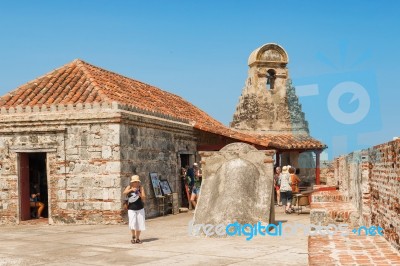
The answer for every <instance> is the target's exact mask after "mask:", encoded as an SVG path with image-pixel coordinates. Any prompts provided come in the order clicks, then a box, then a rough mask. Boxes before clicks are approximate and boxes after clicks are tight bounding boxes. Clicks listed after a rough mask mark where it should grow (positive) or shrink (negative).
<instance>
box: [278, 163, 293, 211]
mask: <svg viewBox="0 0 400 266" xmlns="http://www.w3.org/2000/svg"><path fill="white" fill-rule="evenodd" d="M289 168H290V165H288V166H284V167H283V168H282V174H281V178H280V180H281V182H280V183H281V187H280V190H281V198H282V204H283V205H284V206H285V212H286V213H287V214H291V213H292V209H291V203H292V202H291V201H292V187H291V181H290V174H289Z"/></svg>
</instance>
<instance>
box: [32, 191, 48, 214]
mask: <svg viewBox="0 0 400 266" xmlns="http://www.w3.org/2000/svg"><path fill="white" fill-rule="evenodd" d="M38 189H39V186H38V185H37V184H35V185H34V186H33V190H31V191H32V192H33V193H32V192H31V197H30V206H31V207H32V208H35V210H37V213H36V214H35V215H36V218H44V217H43V216H42V213H43V210H44V206H45V205H44V203H43V202H41V201H39V197H40V193H39V192H37V191H38Z"/></svg>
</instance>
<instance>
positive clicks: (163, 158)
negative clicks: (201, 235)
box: [121, 124, 196, 217]
mask: <svg viewBox="0 0 400 266" xmlns="http://www.w3.org/2000/svg"><path fill="white" fill-rule="evenodd" d="M177 127H178V126H177ZM121 144H122V145H121V177H122V181H121V182H122V183H121V185H122V189H124V188H125V187H126V186H127V185H128V184H129V177H130V176H131V175H132V174H138V175H139V176H140V179H141V181H142V185H143V187H144V189H145V191H146V194H147V201H146V204H145V212H146V217H154V216H158V215H159V211H158V205H157V201H156V198H155V195H154V191H153V187H152V184H151V181H150V177H149V173H151V172H156V173H158V176H159V177H160V178H161V179H166V180H168V182H169V184H170V187H171V189H172V191H173V192H178V193H179V196H180V197H181V193H180V192H181V190H182V187H181V177H180V172H179V171H180V161H179V151H192V152H195V151H196V142H195V139H194V135H193V130H192V129H191V128H189V127H187V126H185V127H183V126H182V127H181V128H180V129H179V128H175V129H171V128H167V127H166V124H164V128H163V127H160V125H159V126H155V125H154V124H153V125H151V124H148V125H147V126H144V125H137V124H124V125H122V126H121ZM179 202H180V201H179Z"/></svg>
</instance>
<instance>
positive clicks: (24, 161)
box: [18, 153, 31, 221]
mask: <svg viewBox="0 0 400 266" xmlns="http://www.w3.org/2000/svg"><path fill="white" fill-rule="evenodd" d="M18 159H19V164H18V165H19V169H18V176H19V199H20V200H19V203H20V213H21V216H20V217H21V221H25V220H29V219H31V207H30V202H29V199H30V196H29V193H30V191H29V190H30V186H29V155H28V153H19V154H18Z"/></svg>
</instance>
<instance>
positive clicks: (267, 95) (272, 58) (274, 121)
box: [230, 43, 309, 135]
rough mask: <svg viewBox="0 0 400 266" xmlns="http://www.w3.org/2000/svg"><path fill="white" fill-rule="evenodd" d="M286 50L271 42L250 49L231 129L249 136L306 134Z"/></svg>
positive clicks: (306, 130)
mask: <svg viewBox="0 0 400 266" xmlns="http://www.w3.org/2000/svg"><path fill="white" fill-rule="evenodd" d="M288 62H289V58H288V55H287V53H286V51H285V50H284V49H283V48H282V47H281V46H279V45H277V44H274V43H268V44H265V45H263V46H261V47H259V48H257V49H256V50H254V51H253V52H252V53H251V54H250V57H249V61H248V65H249V67H250V69H249V72H248V77H247V80H246V84H245V87H244V88H243V91H242V95H241V96H240V98H239V103H238V105H237V107H236V112H235V114H234V115H233V121H232V122H231V125H230V126H231V127H232V128H235V129H238V130H241V131H246V132H252V133H261V134H262V133H269V134H279V133H285V134H288V133H289V134H306V135H308V134H309V130H308V123H307V121H306V120H305V117H304V113H303V112H302V110H301V105H300V103H299V100H298V98H297V96H296V94H295V91H294V87H293V86H292V84H291V82H290V79H289V73H288V69H287V67H286V66H287V64H288Z"/></svg>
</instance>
